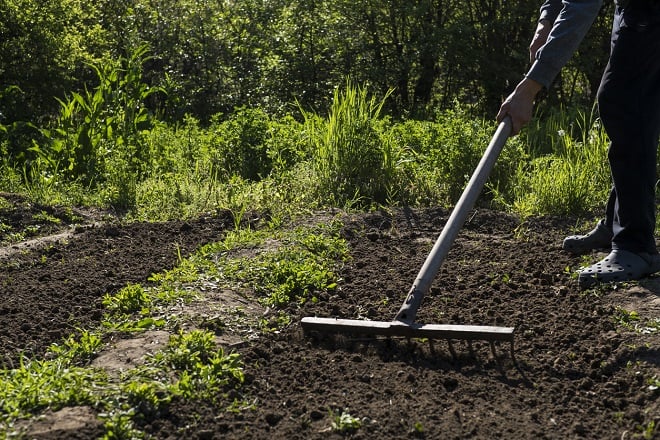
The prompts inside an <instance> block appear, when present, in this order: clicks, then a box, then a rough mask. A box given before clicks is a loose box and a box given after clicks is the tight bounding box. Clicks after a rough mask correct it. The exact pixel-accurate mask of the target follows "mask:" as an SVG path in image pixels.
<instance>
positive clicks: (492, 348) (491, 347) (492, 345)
mask: <svg viewBox="0 0 660 440" xmlns="http://www.w3.org/2000/svg"><path fill="white" fill-rule="evenodd" d="M490 352H491V353H492V354H493V358H494V359H495V360H497V352H496V351H495V342H494V341H490Z"/></svg>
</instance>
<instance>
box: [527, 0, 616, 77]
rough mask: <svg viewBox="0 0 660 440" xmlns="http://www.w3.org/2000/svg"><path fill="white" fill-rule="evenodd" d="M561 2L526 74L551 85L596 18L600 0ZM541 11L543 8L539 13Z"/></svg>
mask: <svg viewBox="0 0 660 440" xmlns="http://www.w3.org/2000/svg"><path fill="white" fill-rule="evenodd" d="M562 4H563V7H562V9H561V11H560V12H559V15H558V16H557V18H556V19H555V20H554V22H552V29H551V30H550V33H549V35H548V37H547V39H546V41H545V43H544V44H543V45H542V46H541V47H540V48H539V49H538V50H537V51H536V54H535V55H536V59H535V60H534V62H533V64H532V67H531V68H530V69H529V71H528V72H527V75H526V76H527V77H528V78H531V79H533V80H535V81H537V82H539V83H541V84H542V85H543V86H544V87H546V88H549V87H550V84H551V83H552V81H554V79H555V77H556V76H557V75H558V74H559V71H560V70H561V69H562V68H563V67H564V66H565V65H566V63H568V60H569V59H570V58H571V56H572V55H573V53H574V52H575V51H576V50H577V48H578V46H579V45H580V43H581V42H582V40H583V39H584V36H585V35H586V33H587V31H588V30H589V28H590V27H591V25H592V24H593V22H594V20H595V19H596V16H597V15H598V12H599V11H600V8H601V6H602V4H603V0H580V1H569V0H564V1H563V2H562ZM543 14H544V11H543V10H542V12H541V16H542V17H544V15H543ZM545 17H546V18H548V19H549V18H551V13H550V12H546V14H545ZM541 21H542V20H541Z"/></svg>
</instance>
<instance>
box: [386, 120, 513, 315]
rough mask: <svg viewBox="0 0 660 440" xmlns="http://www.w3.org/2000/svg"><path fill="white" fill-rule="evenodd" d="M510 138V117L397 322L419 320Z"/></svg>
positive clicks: (409, 295)
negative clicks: (450, 249)
mask: <svg viewBox="0 0 660 440" xmlns="http://www.w3.org/2000/svg"><path fill="white" fill-rule="evenodd" d="M510 135H511V118H510V117H509V116H507V117H505V118H504V120H503V121H502V122H500V124H499V126H498V127H497V130H496V131H495V134H494V135H493V137H492V139H491V140H490V143H489V144H488V147H487V148H486V151H485V152H484V155H483V157H482V158H481V161H480V162H479V164H478V165H477V168H476V169H475V170H474V173H473V174H472V177H471V178H470V181H469V182H468V184H467V186H466V187H465V189H464V190H463V194H462V195H461V198H460V199H459V200H458V202H457V203H456V206H455V207H454V209H453V211H452V213H451V215H450V216H449V219H448V220H447V224H446V225H445V227H444V228H443V229H442V232H441V233H440V236H439V237H438V239H437V240H436V242H435V244H434V245H433V249H431V252H430V253H429V255H428V257H426V261H424V265H423V266H422V268H421V269H420V271H419V273H418V275H417V278H416V279H415V282H414V283H413V285H412V288H411V289H410V291H409V292H408V295H407V296H406V299H405V301H404V302H403V305H402V306H401V308H400V309H399V312H398V313H397V315H396V317H395V320H397V321H401V322H404V323H407V324H412V322H413V321H414V320H415V316H416V315H417V309H418V308H419V306H420V304H421V302H422V299H423V298H424V296H425V295H426V294H427V293H428V291H429V290H430V288H431V283H432V282H433V279H434V278H435V276H436V275H437V273H438V270H439V269H440V266H441V265H442V262H443V261H444V259H445V257H446V256H447V254H448V253H449V248H450V247H451V245H452V244H453V242H454V240H455V239H456V236H457V235H458V232H459V231H460V229H461V227H462V226H463V224H464V223H465V219H466V218H467V216H468V214H469V213H470V210H471V209H472V208H473V207H474V204H475V203H476V201H477V199H478V198H479V194H480V193H481V190H482V189H483V187H484V185H485V184H486V181H487V180H488V177H489V176H490V173H491V171H492V170H493V167H494V166H495V161H496V160H497V157H498V156H499V155H500V152H501V151H502V148H504V144H505V143H506V141H507V139H508V138H509V136H510Z"/></svg>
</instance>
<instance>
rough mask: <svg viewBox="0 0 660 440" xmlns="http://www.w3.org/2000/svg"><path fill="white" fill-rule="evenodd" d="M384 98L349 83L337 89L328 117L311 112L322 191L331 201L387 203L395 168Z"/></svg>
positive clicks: (310, 129) (308, 117) (312, 141)
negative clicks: (384, 124)
mask: <svg viewBox="0 0 660 440" xmlns="http://www.w3.org/2000/svg"><path fill="white" fill-rule="evenodd" d="M383 104H384V101H380V102H379V101H377V100H376V97H375V96H371V97H369V95H368V90H367V89H366V88H364V87H356V86H353V85H352V84H351V83H350V82H349V83H347V85H346V88H345V90H344V91H343V92H342V91H340V90H339V89H337V90H335V95H334V99H333V103H332V107H331V109H330V115H329V116H328V119H327V121H325V120H322V119H321V118H319V117H318V116H317V115H310V114H307V113H305V119H306V127H307V132H308V133H309V136H310V140H309V142H310V145H311V147H310V148H311V150H312V151H313V152H314V158H313V160H314V167H315V171H316V173H317V175H318V179H319V191H320V197H321V198H322V199H323V200H327V201H328V202H329V203H330V204H333V205H337V206H346V205H350V204H353V203H357V204H360V205H362V206H364V205H366V206H368V205H370V204H372V203H384V202H385V201H386V199H387V193H388V188H387V186H388V182H389V180H390V178H391V177H392V176H393V174H394V172H395V170H394V167H393V163H392V162H393V161H392V160H390V159H389V158H388V157H387V153H388V152H389V148H388V147H387V146H386V143H387V141H386V140H385V139H383V138H382V137H381V136H380V133H379V130H378V129H377V125H376V124H377V122H378V118H379V115H380V111H381V109H382V107H383Z"/></svg>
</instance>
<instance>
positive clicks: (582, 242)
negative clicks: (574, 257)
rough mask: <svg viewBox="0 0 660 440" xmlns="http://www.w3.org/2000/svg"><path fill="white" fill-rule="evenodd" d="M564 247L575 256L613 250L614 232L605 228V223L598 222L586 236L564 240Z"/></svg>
mask: <svg viewBox="0 0 660 440" xmlns="http://www.w3.org/2000/svg"><path fill="white" fill-rule="evenodd" d="M562 247H563V248H564V250H565V251H568V252H571V253H574V254H583V253H586V252H590V251H592V250H598V249H611V248H612V230H611V229H610V228H608V227H607V226H605V221H604V220H601V221H599V222H598V224H597V225H596V227H595V228H594V229H593V230H592V231H590V232H588V233H587V234H584V235H571V236H569V237H566V238H565V239H564V242H563V244H562Z"/></svg>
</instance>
